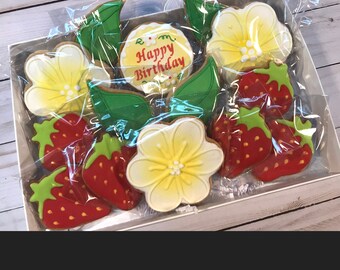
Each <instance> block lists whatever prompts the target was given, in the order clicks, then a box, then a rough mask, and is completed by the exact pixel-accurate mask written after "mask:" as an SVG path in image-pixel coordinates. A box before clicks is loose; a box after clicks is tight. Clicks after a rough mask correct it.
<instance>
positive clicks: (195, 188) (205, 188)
mask: <svg viewBox="0 0 340 270" xmlns="http://www.w3.org/2000/svg"><path fill="white" fill-rule="evenodd" d="M179 179H180V180H181V187H182V202H183V203H188V204H195V203H198V202H200V201H202V200H203V199H205V198H206V197H207V196H208V195H209V192H210V180H209V177H201V176H198V175H191V174H186V173H182V174H181V175H180V177H179Z"/></svg>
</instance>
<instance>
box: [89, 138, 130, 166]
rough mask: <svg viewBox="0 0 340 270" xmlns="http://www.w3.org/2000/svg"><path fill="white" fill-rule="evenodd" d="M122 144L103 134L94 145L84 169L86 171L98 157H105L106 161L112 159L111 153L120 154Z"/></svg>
mask: <svg viewBox="0 0 340 270" xmlns="http://www.w3.org/2000/svg"><path fill="white" fill-rule="evenodd" d="M122 146H123V143H122V142H121V141H120V140H119V139H118V138H116V137H111V136H110V135H109V134H105V135H104V136H103V138H102V140H101V141H100V142H97V143H95V145H94V149H93V152H92V154H91V155H90V157H89V158H88V159H87V161H86V163H85V169H88V168H89V167H90V166H91V165H92V164H93V162H94V161H95V160H96V159H97V158H98V157H99V156H105V157H106V158H107V159H108V160H110V159H111V158H112V153H113V152H116V151H118V152H120V151H121V148H122Z"/></svg>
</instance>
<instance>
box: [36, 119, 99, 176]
mask: <svg viewBox="0 0 340 270" xmlns="http://www.w3.org/2000/svg"><path fill="white" fill-rule="evenodd" d="M33 128H34V130H35V132H36V134H35V136H34V137H33V138H32V141H34V142H37V143H38V145H39V146H38V147H39V159H40V161H41V163H42V165H43V167H45V168H46V169H47V170H49V171H53V170H54V169H56V168H58V167H60V166H63V165H66V164H77V163H81V161H82V160H83V159H84V156H85V154H86V152H87V150H88V149H89V148H90V146H91V142H92V138H93V136H92V133H91V132H90V130H89V127H88V125H87V122H86V120H85V119H84V118H82V117H81V116H79V115H78V114H75V113H69V114H66V115H64V116H62V117H61V118H52V119H48V120H44V121H43V122H42V123H35V124H34V125H33Z"/></svg>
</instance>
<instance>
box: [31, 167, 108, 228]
mask: <svg viewBox="0 0 340 270" xmlns="http://www.w3.org/2000/svg"><path fill="white" fill-rule="evenodd" d="M30 187H31V189H32V190H33V195H32V196H31V198H30V202H32V203H34V202H37V203H38V213H39V218H40V219H41V220H42V223H43V224H44V225H45V226H46V227H47V228H49V229H69V228H74V227H77V226H80V225H83V224H85V223H88V222H91V221H94V220H97V219H99V218H102V217H104V216H106V215H108V214H109V213H110V212H111V207H110V206H108V205H107V204H106V203H105V202H103V201H102V200H100V199H98V198H96V197H94V196H93V195H92V194H90V193H89V192H88V190H87V189H86V186H85V185H84V182H83V180H82V178H81V173H80V172H72V173H71V171H69V170H68V169H67V167H66V166H63V167H60V168H57V169H56V170H55V171H53V172H52V173H51V174H50V175H48V176H46V177H44V178H43V179H42V180H41V181H40V182H39V183H32V184H31V185H30Z"/></svg>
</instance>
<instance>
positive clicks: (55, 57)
mask: <svg viewBox="0 0 340 270" xmlns="http://www.w3.org/2000/svg"><path fill="white" fill-rule="evenodd" d="M90 59H91V58H89V57H88V56H87V54H85V53H84V52H83V51H82V50H81V49H80V47H79V45H78V44H76V43H73V42H64V43H60V44H59V45H58V46H57V47H56V48H55V50H54V51H53V52H48V51H38V52H35V53H33V54H32V55H30V56H29V57H28V59H27V61H26V62H25V74H26V77H27V79H28V80H29V81H30V83H29V85H28V86H27V87H26V89H25V92H24V102H25V104H26V107H27V108H28V110H29V111H30V112H31V113H33V114H34V115H37V116H50V115H53V114H55V113H59V114H62V113H64V112H82V111H83V110H84V109H85V107H86V104H87V100H88V89H87V84H86V82H87V80H93V81H96V83H98V82H100V84H103V85H106V86H109V85H110V79H111V78H110V74H109V73H108V72H107V70H106V69H104V68H103V67H102V66H103V65H102V66H96V65H94V64H92V63H91V61H90Z"/></svg>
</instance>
